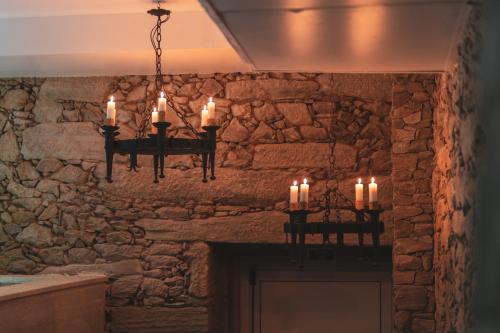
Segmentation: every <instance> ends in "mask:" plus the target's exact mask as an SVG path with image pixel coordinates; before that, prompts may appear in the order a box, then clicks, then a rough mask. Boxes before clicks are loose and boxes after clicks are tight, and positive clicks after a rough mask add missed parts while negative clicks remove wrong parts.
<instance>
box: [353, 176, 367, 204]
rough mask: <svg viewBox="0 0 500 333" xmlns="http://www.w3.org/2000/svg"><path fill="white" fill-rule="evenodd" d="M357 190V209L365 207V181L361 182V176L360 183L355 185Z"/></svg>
mask: <svg viewBox="0 0 500 333" xmlns="http://www.w3.org/2000/svg"><path fill="white" fill-rule="evenodd" d="M355 190H356V203H355V207H356V209H363V208H364V206H365V203H364V201H363V183H361V178H358V183H357V184H356V185H355Z"/></svg>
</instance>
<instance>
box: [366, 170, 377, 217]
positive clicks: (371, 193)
mask: <svg viewBox="0 0 500 333" xmlns="http://www.w3.org/2000/svg"><path fill="white" fill-rule="evenodd" d="M368 204H369V207H370V209H377V208H378V203H377V183H375V178H373V177H372V182H371V183H370V184H369V185H368Z"/></svg>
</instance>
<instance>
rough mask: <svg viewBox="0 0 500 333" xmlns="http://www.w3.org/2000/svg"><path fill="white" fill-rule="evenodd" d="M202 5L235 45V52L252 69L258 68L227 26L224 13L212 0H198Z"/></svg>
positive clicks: (227, 38) (233, 45)
mask: <svg viewBox="0 0 500 333" xmlns="http://www.w3.org/2000/svg"><path fill="white" fill-rule="evenodd" d="M198 1H199V3H200V5H201V6H202V7H203V9H204V10H205V12H206V13H207V14H208V16H209V17H210V18H211V19H212V21H213V22H214V23H215V25H216V26H217V27H218V28H219V29H220V31H221V32H222V34H223V35H224V37H225V38H226V40H227V41H228V43H229V44H230V45H231V46H232V47H233V49H234V50H235V52H236V53H237V54H238V55H239V56H240V58H241V59H242V60H243V61H244V62H246V63H247V64H248V65H249V66H250V68H251V70H252V71H255V70H256V68H257V67H256V66H255V64H254V63H253V61H252V59H250V57H249V56H248V53H247V52H246V51H245V49H244V48H243V46H242V45H241V44H240V42H239V41H238V40H237V39H236V37H235V36H234V35H233V34H232V33H231V31H230V30H229V28H228V27H227V25H226V23H225V22H224V19H223V18H222V15H221V14H220V13H219V12H217V10H216V9H215V7H214V6H213V5H212V3H211V2H210V0H198Z"/></svg>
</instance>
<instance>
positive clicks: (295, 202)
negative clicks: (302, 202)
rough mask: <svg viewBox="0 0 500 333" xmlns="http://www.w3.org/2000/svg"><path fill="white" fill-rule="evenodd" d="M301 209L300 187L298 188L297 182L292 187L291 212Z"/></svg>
mask: <svg viewBox="0 0 500 333" xmlns="http://www.w3.org/2000/svg"><path fill="white" fill-rule="evenodd" d="M298 208H299V187H298V186H297V181H296V180H294V181H293V185H292V186H290V210H297V209H298Z"/></svg>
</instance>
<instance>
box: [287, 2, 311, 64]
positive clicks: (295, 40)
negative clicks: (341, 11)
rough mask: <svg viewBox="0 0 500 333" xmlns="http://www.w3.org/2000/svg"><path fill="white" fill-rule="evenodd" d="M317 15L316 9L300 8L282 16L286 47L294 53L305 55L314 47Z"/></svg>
mask: <svg viewBox="0 0 500 333" xmlns="http://www.w3.org/2000/svg"><path fill="white" fill-rule="evenodd" d="M317 15H318V11H316V10H302V11H297V12H290V13H287V14H286V15H285V16H284V20H285V27H286V32H287V40H288V43H289V45H288V47H289V48H290V51H291V52H293V54H294V55H296V56H299V57H300V56H306V55H307V54H309V52H311V50H313V49H314V41H315V40H316V38H317V36H315V31H316V28H315V24H316V23H315V22H317Z"/></svg>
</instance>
